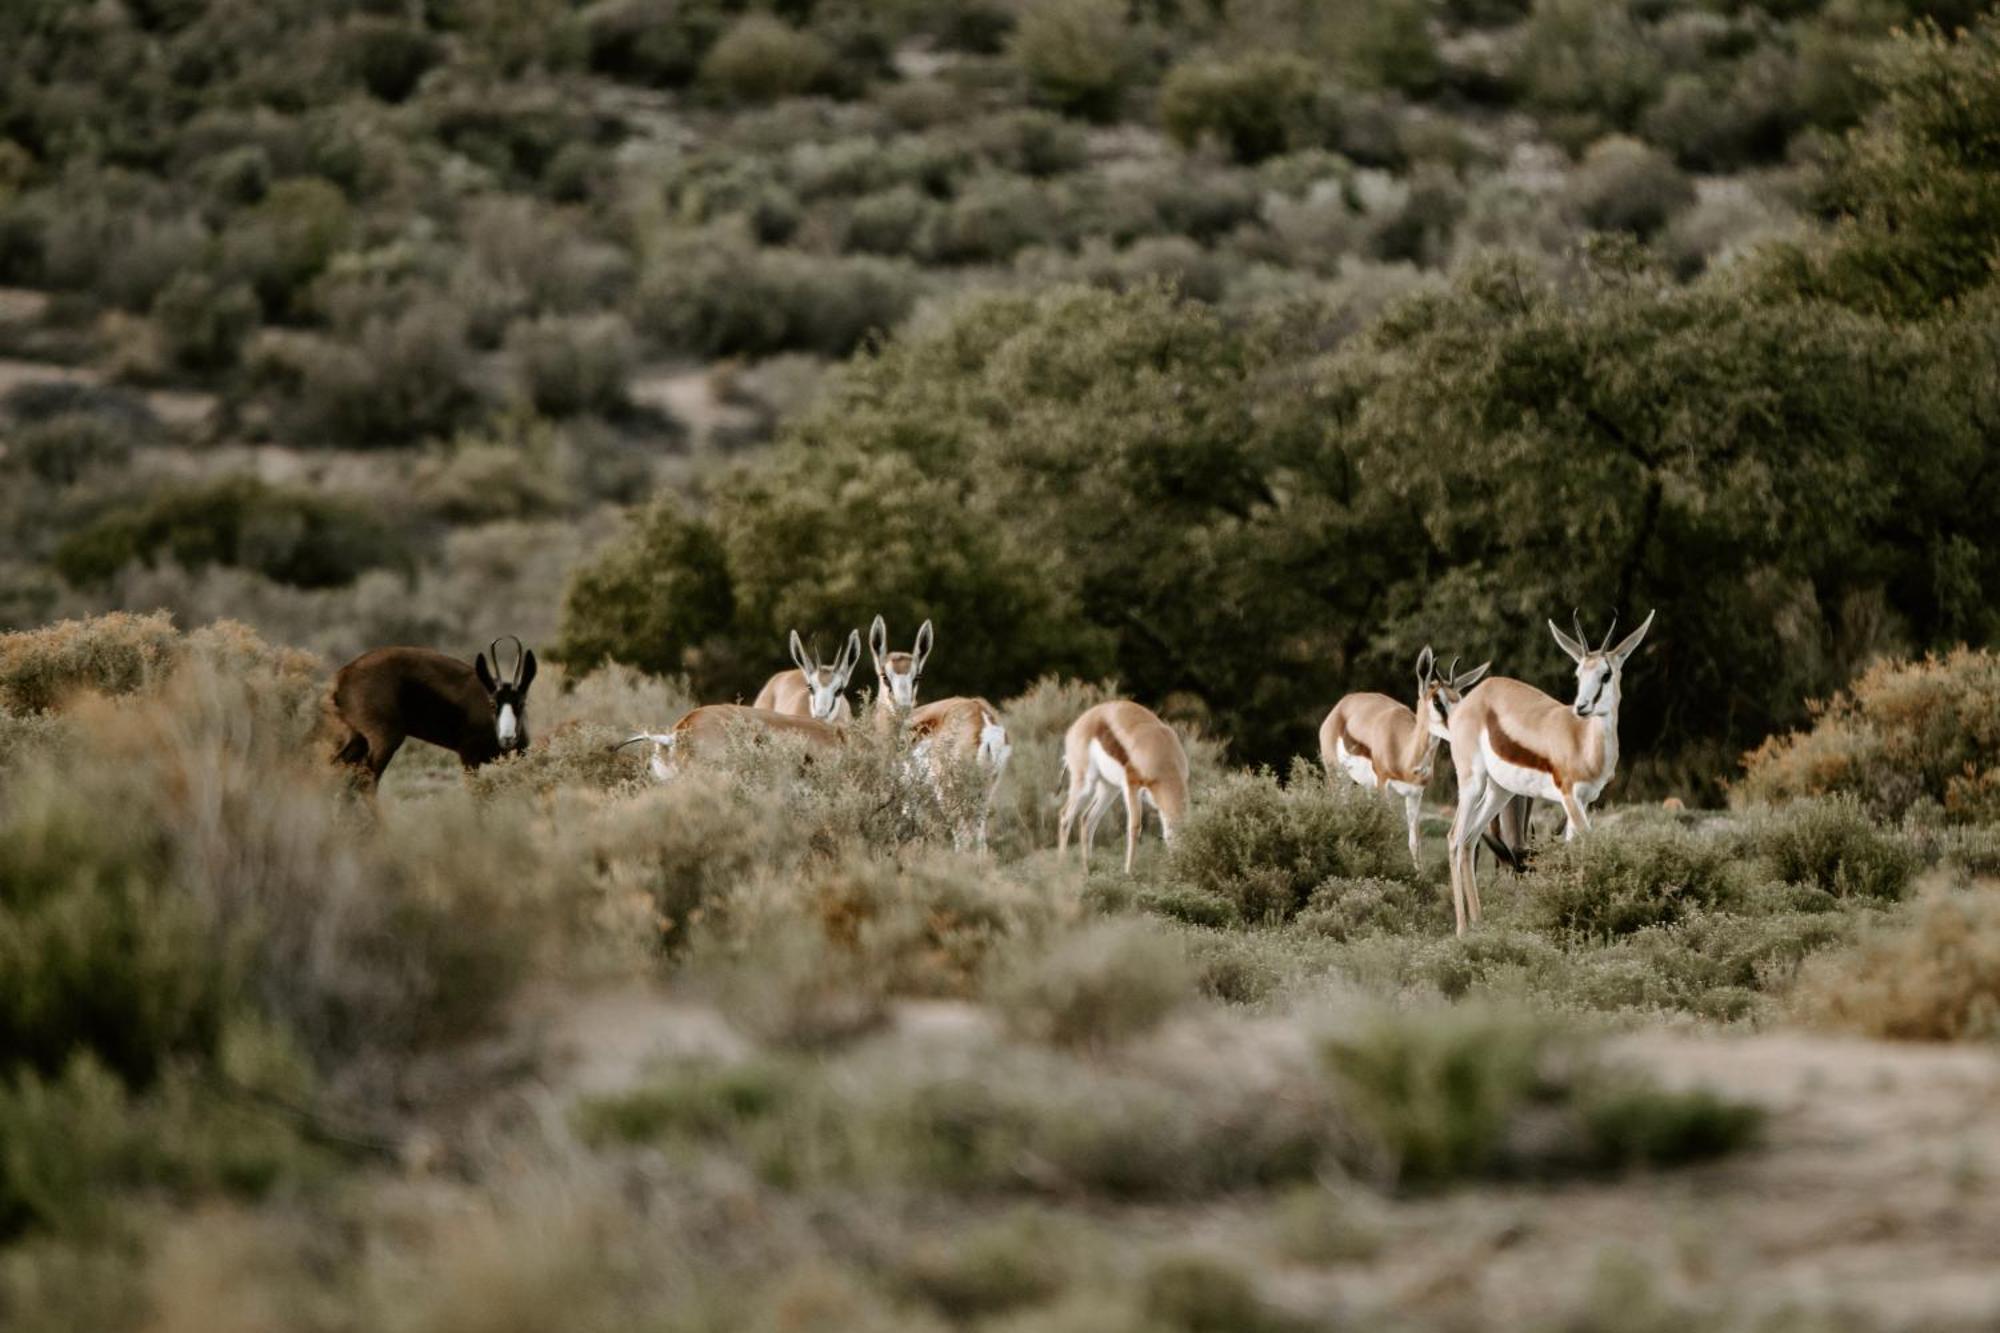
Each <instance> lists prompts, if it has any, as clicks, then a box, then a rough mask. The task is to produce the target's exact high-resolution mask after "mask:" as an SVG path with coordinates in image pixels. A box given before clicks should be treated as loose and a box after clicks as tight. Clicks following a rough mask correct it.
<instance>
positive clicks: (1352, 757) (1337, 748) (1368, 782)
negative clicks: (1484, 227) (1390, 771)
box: [1333, 741, 1381, 791]
mask: <svg viewBox="0 0 2000 1333" xmlns="http://www.w3.org/2000/svg"><path fill="white" fill-rule="evenodd" d="M1333 757H1334V760H1335V761H1336V762H1337V763H1339V765H1340V768H1341V771H1342V772H1344V773H1346V774H1347V776H1348V777H1350V778H1353V779H1354V780H1355V781H1356V782H1358V783H1360V784H1361V785H1362V786H1364V787H1366V788H1367V789H1368V790H1370V791H1374V790H1375V788H1376V787H1378V786H1380V785H1381V784H1380V783H1378V782H1377V781H1376V780H1375V762H1374V760H1372V759H1363V758H1362V757H1361V756H1360V755H1357V754H1349V753H1348V751H1347V742H1346V741H1335V742H1334V743H1333Z"/></svg>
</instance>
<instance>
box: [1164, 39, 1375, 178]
mask: <svg viewBox="0 0 2000 1333" xmlns="http://www.w3.org/2000/svg"><path fill="white" fill-rule="evenodd" d="M1337 112H1338V108H1337V105H1336V104H1335V103H1334V102H1333V101H1332V99H1331V98H1330V97H1329V96H1328V95H1327V92H1326V88H1325V83H1324V79H1323V76H1322V75H1321V72H1320V70H1319V68H1318V67H1317V66H1315V65H1314V64H1313V63H1312V62H1311V61H1308V60H1306V59H1304V58H1302V57H1299V56H1295V55H1283V54H1276V53H1262V52H1259V53H1255V54H1252V55H1247V56H1243V57H1241V58H1239V59H1237V60H1233V61H1191V62H1188V63H1185V64H1181V65H1178V66H1176V67H1175V68H1174V69H1173V70H1172V71H1170V72H1169V73H1168V75H1167V77H1166V79H1165V80H1164V81H1163V82H1162V83H1161V85H1160V124H1161V126H1162V128H1164V129H1165V130H1166V132H1167V133H1168V134H1169V135H1171V136H1172V137H1173V138H1174V139H1175V140H1176V141H1177V142H1179V143H1180V144H1181V146H1182V147H1184V148H1192V147H1194V146H1195V145H1196V144H1198V143H1200V142H1201V141H1202V140H1204V139H1209V138H1213V139H1214V140H1216V141H1217V142H1219V143H1220V144H1221V145H1222V146H1223V147H1225V148H1226V149H1228V150H1229V154H1230V156H1231V157H1233V158H1235V159H1236V160H1237V161H1238V162H1261V161H1263V160H1264V159H1265V158H1268V157H1273V156H1276V155H1277V154H1279V153H1290V152H1297V151H1300V150H1302V149H1307V148H1315V147H1319V146H1321V145H1322V144H1324V143H1326V142H1327V140H1328V139H1329V137H1330V136H1329V134H1328V132H1327V131H1328V126H1329V122H1330V118H1332V117H1334V116H1336V115H1337Z"/></svg>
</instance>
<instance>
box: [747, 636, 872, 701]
mask: <svg viewBox="0 0 2000 1333" xmlns="http://www.w3.org/2000/svg"><path fill="white" fill-rule="evenodd" d="M791 647H792V660H793V661H794V662H796V663H798V668H797V669H796V670H793V671H780V672H779V673H778V674H777V675H775V676H773V677H771V678H770V679H769V680H767V681H765V682H764V688H763V689H761V690H759V691H757V701H756V703H755V704H753V705H752V707H755V708H762V709H766V710H768V711H770V712H773V713H789V714H791V715H792V716H794V717H810V718H815V719H817V720H819V721H821V722H847V721H850V720H852V718H853V717H854V710H853V709H852V708H850V707H848V704H847V681H848V677H850V676H852V675H853V674H854V668H855V665H856V664H857V663H858V662H860V661H861V631H860V630H849V631H848V632H847V646H846V647H845V648H843V649H841V651H840V656H839V657H837V658H835V659H834V660H833V661H832V662H831V663H827V662H822V661H820V660H819V651H818V650H817V649H814V651H813V652H811V653H810V654H809V653H807V652H806V646H805V643H804V641H803V640H801V639H800V638H799V632H798V631H797V630H793V631H792V644H791Z"/></svg>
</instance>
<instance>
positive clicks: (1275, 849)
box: [1169, 760, 1411, 921]
mask: <svg viewBox="0 0 2000 1333" xmlns="http://www.w3.org/2000/svg"><path fill="white" fill-rule="evenodd" d="M1169 864H1170V867H1171V873H1172V875H1173V877H1174V878H1176V879H1178V880H1181V881H1183V882H1185V883H1187V884H1188V885H1190V886H1192V887H1194V888H1196V889H1200V890H1202V891H1203V892H1206V893H1211V894H1214V895H1216V896H1218V897H1220V898H1222V899H1224V900H1225V901H1227V902H1229V903H1231V904H1233V905H1234V906H1235V908H1236V910H1237V911H1238V913H1239V914H1240V915H1241V916H1242V918H1243V919H1244V920H1246V921H1274V920H1275V921H1283V920H1289V919H1290V918H1291V917H1292V916H1293V915H1294V914H1296V913H1297V912H1298V911H1299V909H1300V908H1302V907H1304V906H1305V905H1306V903H1307V901H1308V900H1309V899H1310V898H1311V896H1312V893H1313V890H1314V889H1316V888H1318V887H1319V886H1320V885H1322V884H1324V883H1326V882H1327V881H1328V880H1332V879H1369V878H1381V879H1399V878H1406V877H1408V875H1409V874H1410V873H1411V872H1410V863H1409V851H1408V849H1407V848H1406V847H1405V845H1404V838H1403V834H1402V831H1401V828H1400V825H1399V824H1398V822H1397V819H1396V817H1395V816H1394V815H1392V814H1391V812H1390V810H1389V807H1388V805H1387V804H1386V803H1385V802H1383V801H1382V800H1381V799H1380V798H1379V797H1376V796H1374V795H1372V794H1370V793H1365V792H1363V791H1361V789H1360V788H1358V787H1354V786H1353V785H1351V784H1349V783H1340V784H1332V783H1329V782H1327V780H1326V778H1325V775H1324V774H1322V773H1320V772H1318V771H1317V769H1316V768H1315V767H1314V766H1312V765H1310V764H1308V763H1307V762H1306V761H1304V760H1300V761H1298V762H1297V763H1296V764H1295V765H1294V766H1293V769H1292V780H1291V782H1290V784H1289V785H1288V786H1283V787H1281V786H1279V785H1278V780H1277V778H1276V776H1274V775H1273V774H1271V773H1270V772H1268V771H1266V772H1263V773H1259V774H1243V775H1239V776H1236V777H1233V778H1231V779H1227V780H1225V781H1224V782H1222V783H1220V784H1218V785H1217V787H1216V788H1215V789H1213V790H1210V791H1208V792H1205V793H1204V794H1203V797H1202V799H1201V800H1200V801H1199V802H1197V803H1195V805H1194V808H1193V810H1192V811H1191V812H1190V813H1189V815H1188V817H1187V819H1186V820H1185V821H1184V823H1183V826H1182V828H1181V830H1180V832H1179V835H1178V837H1177V838H1176V840H1175V843H1174V846H1173V852H1172V856H1171V858H1170V862H1169Z"/></svg>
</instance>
